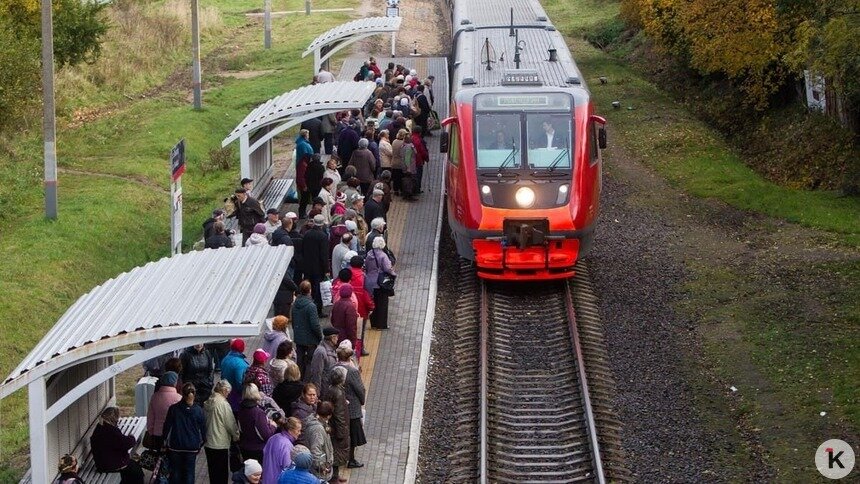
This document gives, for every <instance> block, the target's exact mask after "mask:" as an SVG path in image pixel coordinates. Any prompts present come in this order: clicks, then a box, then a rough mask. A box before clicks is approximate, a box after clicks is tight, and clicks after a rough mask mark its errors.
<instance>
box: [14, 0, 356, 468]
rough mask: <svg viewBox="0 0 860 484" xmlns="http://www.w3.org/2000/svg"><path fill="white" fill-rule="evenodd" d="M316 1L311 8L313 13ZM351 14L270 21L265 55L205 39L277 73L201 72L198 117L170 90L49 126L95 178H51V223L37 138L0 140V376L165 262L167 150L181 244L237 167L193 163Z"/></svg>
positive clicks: (290, 78) (233, 30)
mask: <svg viewBox="0 0 860 484" xmlns="http://www.w3.org/2000/svg"><path fill="white" fill-rule="evenodd" d="M203 3H204V4H205V5H213V4H214V5H216V6H223V7H226V6H229V8H230V9H233V11H235V12H241V11H242V9H243V8H245V7H243V6H242V2H238V3H237V2H220V1H219V0H215V1H213V2H206V1H204V2H203ZM246 3H248V4H249V5H250V4H251V2H246ZM292 3H298V2H291V4H292ZM332 3H333V2H332ZM356 3H357V2H349V3H347V5H350V6H355V4H356ZM325 4H326V2H315V7H317V8H322V5H325ZM342 4H343V2H341V5H342ZM254 5H256V2H254ZM275 8H279V7H278V2H275ZM237 15H238V14H237ZM228 17H229V15H228ZM242 17H244V16H242ZM349 18H350V17H349V14H348V13H329V14H316V15H312V16H311V17H310V18H308V17H305V16H304V15H301V16H292V17H287V18H285V19H282V20H281V21H279V22H276V23H275V26H274V28H275V30H274V39H275V42H274V48H273V49H272V50H271V51H268V52H264V51H263V49H262V40H261V35H260V31H259V30H258V29H256V28H253V29H245V28H241V27H236V26H233V27H229V26H228V27H227V28H225V29H224V30H223V31H222V32H220V34H219V37H210V38H207V39H205V40H204V52H212V51H213V50H214V48H215V47H216V46H217V45H220V44H221V43H223V42H225V41H226V40H225V39H228V38H229V39H230V42H233V43H235V45H237V46H239V48H238V49H236V50H235V52H233V51H230V52H233V53H230V54H225V55H234V56H239V57H241V58H242V59H243V63H242V68H244V69H254V70H257V69H260V70H262V69H274V70H276V71H275V72H272V73H270V74H267V75H263V76H259V77H255V78H253V79H245V80H237V79H232V78H220V77H218V76H216V75H215V74H217V73H214V72H208V73H206V74H207V75H208V76H210V77H207V80H206V82H205V83H204V84H205V85H204V88H206V89H207V91H205V92H204V97H203V102H204V109H203V110H202V111H200V112H195V111H193V110H192V109H191V106H190V102H189V101H187V99H186V98H187V96H188V92H186V91H185V90H184V89H183V88H182V87H179V86H176V87H173V88H172V89H169V90H167V91H165V92H163V93H161V94H160V95H159V96H157V97H155V98H148V99H143V100H138V101H134V102H126V103H124V104H123V105H122V106H119V107H117V108H116V109H114V110H112V112H111V114H109V115H105V116H102V117H99V118H97V119H96V120H95V121H91V122H88V123H86V124H84V125H82V126H80V127H77V128H74V129H69V128H65V129H64V128H63V125H64V124H66V123H63V122H61V123H59V124H60V129H59V132H58V158H59V166H60V168H61V170H62V169H68V170H76V171H82V172H91V173H96V174H101V175H95V176H82V175H77V174H71V173H70V172H61V173H60V176H59V200H60V202H59V208H60V213H59V219H58V220H57V221H55V222H51V221H47V220H46V219H44V217H43V205H42V203H43V202H42V188H41V187H42V183H41V176H42V153H41V140H40V137H39V133H38V132H37V130H34V131H31V132H24V133H18V134H11V135H9V134H7V135H5V137H4V138H3V139H0V177H2V178H3V179H4V180H8V183H7V184H6V187H5V188H4V189H3V191H0V209H2V212H3V213H2V215H0V234H2V235H0V252H2V253H3V254H6V256H5V257H3V258H2V259H0V294H3V298H0V321H3V322H4V323H3V327H4V334H3V338H0V351H2V354H3V355H4V358H3V360H2V362H0V373H2V374H3V375H7V374H8V373H9V372H10V371H11V370H12V369H13V367H14V366H16V365H17V363H18V362H19V361H20V360H21V359H22V358H23V357H24V356H25V355H26V353H27V352H29V350H30V349H31V348H32V347H33V346H34V345H35V344H36V342H37V341H38V340H39V339H40V338H41V337H42V335H44V333H45V332H46V331H47V330H48V329H49V328H51V327H52V326H53V324H54V322H55V321H56V320H57V319H58V318H59V316H61V315H62V313H63V312H64V311H65V310H66V309H67V308H68V306H69V305H70V304H71V303H72V302H74V301H75V300H76V299H77V298H78V297H80V296H81V295H82V294H84V293H86V292H88V291H89V290H91V289H92V288H93V287H94V286H95V285H97V284H100V283H102V282H103V281H105V280H106V279H109V278H111V277H114V276H116V275H117V274H119V273H120V272H123V271H126V270H129V269H131V268H133V267H135V266H138V265H142V264H145V263H146V262H148V261H151V260H156V259H158V258H160V257H164V256H166V255H168V252H169V250H168V243H169V242H168V239H169V218H168V215H167V213H168V212H167V207H168V206H169V205H168V204H169V195H168V194H167V189H168V167H167V155H168V152H169V150H170V147H171V146H173V144H175V143H176V141H178V140H179V139H180V138H185V139H186V141H187V154H188V170H187V172H186V174H185V176H184V177H183V192H184V199H185V226H184V240H185V241H186V244H185V245H186V248H187V247H188V246H190V244H191V243H192V242H193V241H194V240H196V238H198V237H199V236H200V233H201V228H200V224H201V223H202V222H203V220H204V219H205V218H206V217H207V216H208V213H209V211H210V210H211V209H212V208H214V207H215V206H217V205H218V203H219V200H220V199H221V198H223V197H224V196H225V195H226V194H227V193H229V192H230V191H231V189H232V187H233V186H234V184H235V183H236V180H237V179H238V162H235V163H234V168H233V169H232V170H230V171H214V172H210V173H207V174H206V175H203V174H202V173H201V164H202V163H203V162H204V161H205V160H206V158H207V153H208V152H209V150H211V149H215V148H218V147H220V145H221V140H222V139H223V138H224V137H225V136H226V135H227V134H229V132H230V131H232V129H233V128H234V127H235V125H236V124H237V123H238V122H239V121H241V120H242V118H244V116H245V115H247V113H248V112H249V111H250V109H252V108H253V107H254V106H256V105H257V104H259V103H261V102H263V101H265V100H266V99H269V98H271V97H273V96H275V95H278V94H280V93H283V92H285V91H288V90H290V89H293V88H296V87H299V86H301V85H304V84H307V81H308V80H309V79H310V77H311V74H312V73H311V70H312V67H311V66H312V60H311V58H310V57H308V58H305V59H301V58H300V54H301V52H302V51H303V50H304V48H305V47H306V46H307V45H308V43H310V41H311V40H312V39H313V38H314V37H316V36H317V35H319V34H320V33H322V32H324V31H325V30H327V29H329V28H331V27H333V26H335V25H338V24H340V23H343V22H344V21H347V20H349ZM238 24H239V23H238V22H237V25H238ZM244 24H245V21H244V19H243V20H242V22H241V25H244ZM228 25H229V23H228ZM182 62H184V60H181V61H176V62H175V63H174V65H173V67H171V68H169V69H165V71H164V72H170V71H172V70H173V69H174V68H175V67H177V66H178V65H177V64H180V65H181V64H182ZM65 94H66V96H69V97H72V98H73V97H74V96H75V93H74V92H70V93H65ZM81 95H82V96H86V95H87V93H81ZM110 98H111V96H106V99H110ZM237 151H238V150H237ZM25 405H26V392H23V391H19V392H17V393H16V394H15V395H13V396H11V397H9V398H7V399H4V400H3V401H2V402H0V451H2V453H0V476H7V475H18V474H19V473H20V470H21V469H23V468H25V467H26V465H27V462H26V457H25V454H24V453H23V452H24V451H25V450H26V445H27V421H26V406H25ZM6 480H7V479H6V477H0V481H4V482H5V481H6Z"/></svg>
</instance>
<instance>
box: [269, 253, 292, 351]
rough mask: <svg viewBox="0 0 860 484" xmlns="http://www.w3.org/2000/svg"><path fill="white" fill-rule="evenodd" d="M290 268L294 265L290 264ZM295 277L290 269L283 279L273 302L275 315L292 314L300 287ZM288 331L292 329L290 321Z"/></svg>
mask: <svg viewBox="0 0 860 484" xmlns="http://www.w3.org/2000/svg"><path fill="white" fill-rule="evenodd" d="M290 267H292V264H290ZM294 275H295V274H294V272H293V273H291V271H290V269H289V268H287V271H286V272H285V273H284V277H282V278H281V284H280V285H279V286H278V292H276V293H275V299H274V301H272V304H273V306H274V309H275V314H290V313H291V312H292V307H293V299H294V297H295V294H296V291H297V290H298V286H296V283H295V282H294V281H293V276H294ZM288 329H291V328H290V327H289V320H287V327H286V328H285V329H284V331H287V330H288ZM287 335H288V336H289V331H287Z"/></svg>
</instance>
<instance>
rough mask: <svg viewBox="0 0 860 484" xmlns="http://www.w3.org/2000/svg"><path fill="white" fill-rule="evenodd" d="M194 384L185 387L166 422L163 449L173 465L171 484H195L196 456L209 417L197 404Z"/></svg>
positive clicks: (204, 434)
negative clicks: (164, 448) (180, 398)
mask: <svg viewBox="0 0 860 484" xmlns="http://www.w3.org/2000/svg"><path fill="white" fill-rule="evenodd" d="M195 395H196V390H195V388H194V384H193V383H186V384H184V385H182V400H180V401H179V402H176V403H174V404H173V405H171V406H170V409H169V410H168V411H167V418H165V419H164V431H163V434H164V445H165V447H167V458H168V460H169V461H170V482H171V484H194V474H195V469H196V467H195V466H196V464H197V454H198V453H199V452H200V449H202V448H203V443H204V439H205V436H206V417H205V416H204V415H203V409H202V408H201V407H200V405H195V404H194V397H195Z"/></svg>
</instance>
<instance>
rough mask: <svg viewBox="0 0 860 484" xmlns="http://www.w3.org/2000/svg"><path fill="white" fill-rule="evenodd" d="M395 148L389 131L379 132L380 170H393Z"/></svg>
mask: <svg viewBox="0 0 860 484" xmlns="http://www.w3.org/2000/svg"><path fill="white" fill-rule="evenodd" d="M393 157H394V148H393V147H392V146H391V141H390V139H389V134H388V130H387V129H383V130H382V131H380V132H379V169H380V170H391V164H392V161H393V160H392V158H393Z"/></svg>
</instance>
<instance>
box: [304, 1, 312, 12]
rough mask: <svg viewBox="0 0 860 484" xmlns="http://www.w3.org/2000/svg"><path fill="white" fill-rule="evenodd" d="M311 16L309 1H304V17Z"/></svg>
mask: <svg viewBox="0 0 860 484" xmlns="http://www.w3.org/2000/svg"><path fill="white" fill-rule="evenodd" d="M310 14H311V0H305V15H310Z"/></svg>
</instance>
